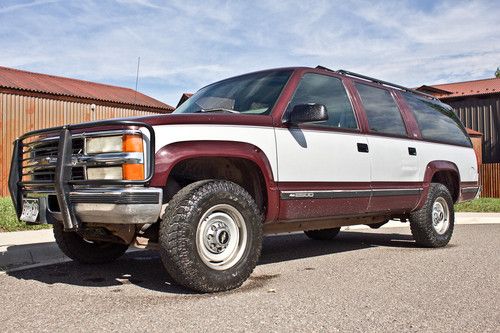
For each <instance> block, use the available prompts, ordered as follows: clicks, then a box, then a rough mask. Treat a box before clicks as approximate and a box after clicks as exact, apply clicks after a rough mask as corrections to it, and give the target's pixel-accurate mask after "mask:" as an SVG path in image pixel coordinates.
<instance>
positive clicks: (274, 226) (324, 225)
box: [263, 216, 389, 234]
mask: <svg viewBox="0 0 500 333" xmlns="http://www.w3.org/2000/svg"><path fill="white" fill-rule="evenodd" d="M388 219H389V217H388V216H376V217H373V216H369V217H356V218H348V219H329V220H301V221H290V222H272V223H266V224H264V230H263V231H264V234H279V233H284V232H294V231H306V230H320V229H329V228H338V227H345V226H349V225H356V224H366V225H370V224H377V223H381V222H384V221H386V220H388Z"/></svg>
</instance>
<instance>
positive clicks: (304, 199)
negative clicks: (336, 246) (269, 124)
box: [276, 73, 370, 220]
mask: <svg viewBox="0 0 500 333" xmlns="http://www.w3.org/2000/svg"><path fill="white" fill-rule="evenodd" d="M307 103H317V104H323V105H324V106H325V107H326V109H327V111H328V120H326V121H321V122H316V123H304V124H299V125H298V126H289V127H280V128H276V144H277V155H278V170H279V171H278V178H279V183H278V186H279V189H280V192H281V200H280V219H281V220H295V219H303V218H308V219H309V218H322V217H331V216H336V215H337V216H339V215H357V214H360V213H364V212H366V209H367V207H368V202H369V199H370V157H369V153H368V152H367V151H364V147H367V144H368V143H367V140H366V137H365V135H363V134H362V133H361V130H360V127H359V126H358V122H357V120H356V116H355V114H354V111H353V108H352V105H351V101H350V98H349V96H348V94H347V92H346V89H345V88H344V85H343V82H342V80H341V79H340V78H338V77H335V76H329V75H323V74H316V73H306V74H304V76H303V77H302V79H301V81H300V82H299V84H298V87H297V89H296V91H295V93H294V96H293V97H292V99H291V101H290V103H289V105H288V107H287V110H286V113H285V117H287V115H288V114H289V112H291V110H292V109H293V108H294V107H295V106H296V105H299V104H307Z"/></svg>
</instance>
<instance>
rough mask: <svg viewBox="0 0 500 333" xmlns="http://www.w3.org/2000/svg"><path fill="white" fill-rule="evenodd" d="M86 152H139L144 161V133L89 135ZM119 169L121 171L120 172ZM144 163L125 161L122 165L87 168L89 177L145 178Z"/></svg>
mask: <svg viewBox="0 0 500 333" xmlns="http://www.w3.org/2000/svg"><path fill="white" fill-rule="evenodd" d="M85 153H86V154H90V155H92V154H100V153H107V154H111V155H112V153H135V154H134V155H137V153H139V154H141V155H142V161H144V142H143V138H142V134H124V135H116V136H103V137H89V138H87V139H86V147H85ZM118 170H119V172H118ZM144 177H145V174H144V162H143V163H126V162H125V161H124V163H123V164H122V165H121V166H120V167H111V166H109V167H97V168H88V169H87V179H123V180H143V179H144Z"/></svg>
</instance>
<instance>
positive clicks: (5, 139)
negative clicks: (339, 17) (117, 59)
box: [0, 93, 154, 196]
mask: <svg viewBox="0 0 500 333" xmlns="http://www.w3.org/2000/svg"><path fill="white" fill-rule="evenodd" d="M0 112H1V115H0V129H1V134H0V180H1V182H0V186H1V188H0V196H8V195H9V190H8V188H7V181H8V178H9V169H10V161H11V157H12V142H13V141H14V140H15V139H16V138H17V137H18V136H19V135H21V134H23V133H25V132H27V131H31V130H34V129H39V128H46V127H52V126H59V125H64V124H72V123H80V122H84V121H93V120H101V119H109V118H121V117H130V116H141V115H147V114H152V113H154V112H147V111H138V110H131V109H125V108H118V107H110V106H103V105H98V104H97V103H96V108H95V110H94V111H92V110H91V104H90V103H88V104H87V103H75V102H68V101H60V100H54V99H47V98H39V97H30V96H20V95H12V94H5V93H0Z"/></svg>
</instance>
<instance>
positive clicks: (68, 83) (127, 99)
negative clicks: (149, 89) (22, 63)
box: [0, 66, 174, 112]
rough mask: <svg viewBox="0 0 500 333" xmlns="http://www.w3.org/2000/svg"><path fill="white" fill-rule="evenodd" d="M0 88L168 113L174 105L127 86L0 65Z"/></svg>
mask: <svg viewBox="0 0 500 333" xmlns="http://www.w3.org/2000/svg"><path fill="white" fill-rule="evenodd" d="M0 87H2V88H9V89H15V90H21V91H27V92H36V93H44V94H50V95H57V96H66V97H76V98H82V99H89V100H95V101H105V102H112V103H118V104H127V105H129V106H134V105H137V106H141V107H146V108H155V109H160V110H164V111H165V112H169V111H171V110H173V109H174V108H173V107H172V106H170V105H168V104H165V103H163V102H160V101H158V100H156V99H154V98H152V97H149V96H147V95H144V94H142V93H140V92H136V91H135V90H133V89H130V88H124V87H118V86H112V85H108V84H102V83H95V82H90V81H84V80H78V79H71V78H67V77H61V76H55V75H47V74H40V73H34V72H28V71H23V70H19V69H14V68H8V67H2V66H0Z"/></svg>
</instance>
